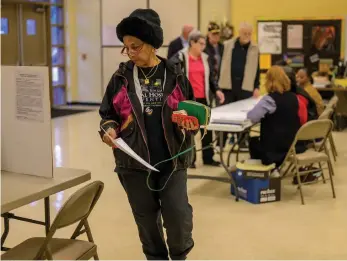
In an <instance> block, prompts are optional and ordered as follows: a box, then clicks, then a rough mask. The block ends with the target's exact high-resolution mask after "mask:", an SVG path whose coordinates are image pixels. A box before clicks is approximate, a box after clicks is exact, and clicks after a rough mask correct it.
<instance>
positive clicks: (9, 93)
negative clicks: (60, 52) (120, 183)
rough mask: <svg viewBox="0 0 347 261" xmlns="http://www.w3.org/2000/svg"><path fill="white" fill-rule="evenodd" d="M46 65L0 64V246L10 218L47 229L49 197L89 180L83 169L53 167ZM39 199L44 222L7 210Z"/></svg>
mask: <svg viewBox="0 0 347 261" xmlns="http://www.w3.org/2000/svg"><path fill="white" fill-rule="evenodd" d="M48 70H49V68H48V67H43V66H42V67H35V66H1V217H2V218H3V219H4V227H3V233H2V236H1V251H6V250H8V248H6V247H4V242H5V240H6V238H7V236H8V233H9V228H10V220H11V219H16V220H20V221H24V222H29V223H33V224H38V225H43V226H44V227H45V231H46V233H48V231H49V228H50V201H49V197H50V196H51V195H53V194H55V193H58V192H60V191H63V190H66V189H68V188H71V187H74V186H77V185H79V184H81V183H83V182H86V181H88V180H90V178H91V174H90V172H89V171H87V170H77V169H68V168H53V152H52V138H51V133H52V129H51V106H50V92H49V88H50V84H49V71H48ZM41 199H44V221H38V220H33V219H30V218H26V217H20V216H17V215H15V214H14V213H11V212H10V211H14V210H16V209H17V208H20V207H22V206H25V205H28V204H30V203H31V202H34V201H38V200H41Z"/></svg>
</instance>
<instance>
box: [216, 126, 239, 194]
mask: <svg viewBox="0 0 347 261" xmlns="http://www.w3.org/2000/svg"><path fill="white" fill-rule="evenodd" d="M223 140H224V138H223V132H222V131H221V132H220V133H219V144H223ZM219 155H220V163H221V164H222V166H223V168H224V169H225V171H226V172H227V174H228V176H229V178H230V183H231V185H232V186H234V191H235V200H236V201H239V193H238V191H237V187H236V184H235V181H234V179H233V176H232V173H231V171H230V170H229V167H228V166H227V165H225V162H224V157H223V149H221V150H220V153H219Z"/></svg>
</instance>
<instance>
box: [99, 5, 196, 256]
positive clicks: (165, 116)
mask: <svg viewBox="0 0 347 261" xmlns="http://www.w3.org/2000/svg"><path fill="white" fill-rule="evenodd" d="M160 24H161V21H160V18H159V16H158V14H157V13H156V12H155V11H153V10H151V9H137V10H135V11H134V12H133V13H131V14H130V16H129V17H127V18H125V19H123V20H122V21H121V22H120V23H119V24H118V26H117V36H118V38H119V39H120V40H121V41H122V42H123V43H124V48H123V50H122V54H123V55H127V56H128V57H129V58H130V61H128V62H126V63H122V64H121V65H120V66H119V69H118V70H117V71H116V72H115V73H114V75H113V76H112V77H111V80H110V82H109V84H108V86H107V90H106V93H105V95H104V98H103V101H102V105H101V107H100V116H101V118H102V120H101V123H100V125H101V127H102V129H104V130H106V131H107V132H108V134H109V135H110V136H111V137H112V138H113V139H115V138H116V137H121V138H122V139H123V140H124V141H125V142H126V143H127V144H128V145H129V146H130V147H131V148H132V149H133V150H134V151H135V152H136V153H137V154H138V155H139V156H140V157H142V158H143V159H145V160H146V161H148V162H150V163H151V164H152V165H155V164H156V163H158V162H161V161H163V160H166V159H169V158H171V157H173V156H174V155H176V154H177V153H179V152H180V151H183V150H185V149H187V148H189V147H191V146H192V142H191V141H192V139H193V135H194V134H195V133H196V132H197V129H198V128H199V126H193V124H192V122H187V123H186V124H184V125H182V126H178V125H177V124H175V123H173V122H172V120H171V116H172V113H173V111H175V110H176V109H177V106H178V103H179V102H180V101H183V100H193V99H194V96H193V92H192V89H191V86H190V84H189V81H188V80H187V79H186V77H185V76H184V75H183V74H182V72H181V70H180V66H179V64H174V63H171V62H169V61H167V60H165V59H163V58H160V57H158V56H156V54H155V53H156V49H158V48H159V47H160V46H161V45H162V43H163V30H162V28H161V27H160V26H161V25H160ZM100 135H101V137H102V139H103V141H104V142H105V143H106V144H108V145H109V146H113V143H112V141H111V140H110V139H109V138H108V136H107V135H105V133H104V132H103V131H102V130H101V131H100ZM113 153H114V156H115V160H116V169H115V171H116V172H117V174H118V176H119V179H120V182H121V183H122V185H123V187H124V189H125V192H126V193H127V196H128V200H129V203H130V205H131V208H132V211H133V214H134V217H135V221H136V223H137V226H138V230H139V236H140V240H141V242H142V246H143V252H144V254H145V255H146V257H147V259H158V260H159V259H160V260H165V259H166V260H167V259H168V255H169V254H170V257H171V258H172V259H185V258H186V255H187V254H188V253H189V251H190V250H191V249H192V248H193V245H194V242H193V239H192V228H193V223H192V207H191V206H190V204H189V202H188V196H187V167H188V166H189V165H190V159H189V157H188V155H189V154H184V155H182V156H180V157H178V158H176V159H174V160H171V161H168V162H166V163H164V164H160V165H159V166H158V167H157V168H158V169H159V170H160V172H159V173H152V174H151V175H150V176H149V179H148V180H147V177H148V174H149V173H148V171H147V169H146V168H145V167H143V166H142V165H140V164H139V163H138V162H137V161H135V160H134V159H132V158H131V157H129V156H127V155H126V154H125V153H123V152H122V151H120V150H118V149H117V148H113ZM147 181H148V184H147ZM161 218H163V220H164V226H165V228H166V232H167V237H168V239H167V243H168V247H169V252H168V250H167V248H166V244H165V241H164V236H163V235H164V233H163V226H162V222H161Z"/></svg>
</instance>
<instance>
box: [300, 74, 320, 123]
mask: <svg viewBox="0 0 347 261" xmlns="http://www.w3.org/2000/svg"><path fill="white" fill-rule="evenodd" d="M296 82H297V84H298V86H299V87H301V88H303V89H304V90H305V91H306V92H307V93H308V94H309V95H310V97H311V98H312V99H313V100H314V102H315V104H316V107H317V113H318V116H320V115H321V114H322V113H323V111H324V107H325V106H324V103H323V99H322V96H321V95H320V94H319V92H318V91H317V89H316V88H315V87H313V85H312V79H311V78H310V76H309V74H308V72H307V69H305V68H304V69H300V70H299V71H298V73H297V74H296Z"/></svg>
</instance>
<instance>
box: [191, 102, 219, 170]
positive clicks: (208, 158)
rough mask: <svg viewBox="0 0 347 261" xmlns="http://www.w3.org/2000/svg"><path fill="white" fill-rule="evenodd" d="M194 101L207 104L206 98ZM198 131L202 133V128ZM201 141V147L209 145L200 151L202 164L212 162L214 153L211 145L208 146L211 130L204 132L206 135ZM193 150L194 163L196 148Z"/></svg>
mask: <svg viewBox="0 0 347 261" xmlns="http://www.w3.org/2000/svg"><path fill="white" fill-rule="evenodd" d="M196 101H197V102H199V103H202V104H205V105H207V101H206V99H196ZM200 133H201V135H203V133H204V129H200ZM201 143H202V147H203V148H204V147H208V146H209V147H208V148H206V149H204V150H203V151H202V160H203V162H204V164H209V163H212V161H213V155H214V152H213V148H212V146H210V145H211V143H212V131H208V132H207V133H206V136H205V137H204V138H203V140H202V141H201ZM194 151H195V153H194V159H193V163H195V161H196V150H195V148H194Z"/></svg>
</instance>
